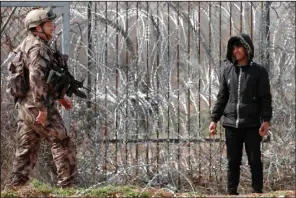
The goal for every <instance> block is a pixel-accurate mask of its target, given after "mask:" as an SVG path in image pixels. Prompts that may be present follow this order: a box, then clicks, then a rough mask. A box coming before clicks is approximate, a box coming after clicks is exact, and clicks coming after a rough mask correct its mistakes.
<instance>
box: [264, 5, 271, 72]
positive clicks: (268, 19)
mask: <svg viewBox="0 0 296 198" xmlns="http://www.w3.org/2000/svg"><path fill="white" fill-rule="evenodd" d="M265 3H266V8H265V11H266V26H265V32H266V48H265V49H266V63H265V64H266V69H267V71H268V73H270V57H269V50H270V29H269V28H270V4H271V2H268V1H267V2H265Z"/></svg>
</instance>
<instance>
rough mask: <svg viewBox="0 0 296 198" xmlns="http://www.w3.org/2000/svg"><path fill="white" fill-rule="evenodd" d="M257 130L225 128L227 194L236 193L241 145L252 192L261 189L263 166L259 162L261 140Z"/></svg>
mask: <svg viewBox="0 0 296 198" xmlns="http://www.w3.org/2000/svg"><path fill="white" fill-rule="evenodd" d="M258 130H259V128H238V129H237V128H232V127H225V132H226V148H227V159H228V167H227V188H228V192H237V187H238V184H239V178H240V165H241V161H242V151H243V143H245V150H246V152H247V156H248V162H249V165H250V169H251V174H252V187H253V190H254V191H260V190H262V188H263V165H262V162H261V149H260V147H261V140H262V137H261V136H260V135H259V132H258Z"/></svg>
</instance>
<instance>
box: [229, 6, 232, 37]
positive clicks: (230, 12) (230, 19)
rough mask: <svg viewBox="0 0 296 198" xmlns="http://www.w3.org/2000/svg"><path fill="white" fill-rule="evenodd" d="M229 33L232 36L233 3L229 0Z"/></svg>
mask: <svg viewBox="0 0 296 198" xmlns="http://www.w3.org/2000/svg"><path fill="white" fill-rule="evenodd" d="M229 10H230V11H229V24H230V25H229V33H230V34H229V35H230V36H231V35H232V22H231V21H232V3H231V2H229Z"/></svg>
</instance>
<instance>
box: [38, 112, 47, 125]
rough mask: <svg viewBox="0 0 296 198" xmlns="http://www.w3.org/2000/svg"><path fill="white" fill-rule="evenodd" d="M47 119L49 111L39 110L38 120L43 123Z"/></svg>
mask: <svg viewBox="0 0 296 198" xmlns="http://www.w3.org/2000/svg"><path fill="white" fill-rule="evenodd" d="M46 120H47V111H39V114H38V116H37V117H36V122H37V123H39V124H43V123H44V122H45V121H46Z"/></svg>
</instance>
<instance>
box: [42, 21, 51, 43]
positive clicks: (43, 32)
mask: <svg viewBox="0 0 296 198" xmlns="http://www.w3.org/2000/svg"><path fill="white" fill-rule="evenodd" d="M43 26H44V23H42V24H41V25H40V27H41V30H42V32H41V33H42V34H44V35H45V37H46V39H47V41H49V38H48V36H47V35H46V33H45V31H44V29H43Z"/></svg>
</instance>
